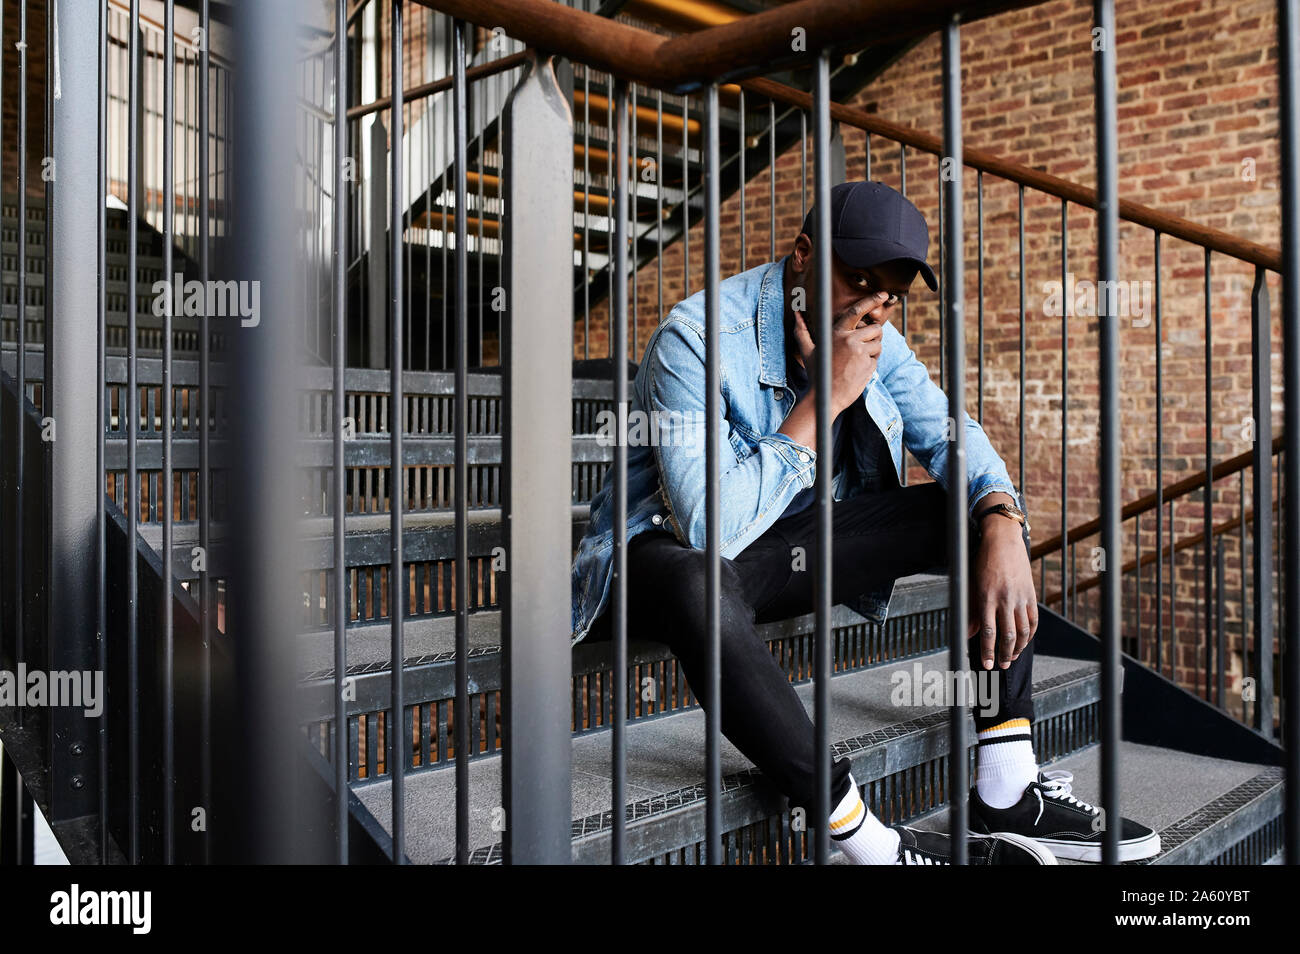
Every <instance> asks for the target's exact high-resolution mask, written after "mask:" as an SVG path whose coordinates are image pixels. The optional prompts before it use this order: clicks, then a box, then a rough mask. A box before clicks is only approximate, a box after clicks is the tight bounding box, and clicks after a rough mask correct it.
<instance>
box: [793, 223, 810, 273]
mask: <svg viewBox="0 0 1300 954" xmlns="http://www.w3.org/2000/svg"><path fill="white" fill-rule="evenodd" d="M812 251H813V246H812V239H810V238H808V236H807V235H805V234H804V233H803V232H800V233H799V234H798V235H797V236H795V240H794V248H793V249H792V250H791V251H790V258H791V259H792V262H791V264H792V265H793V266H794V270H795V271H796V272H803V271H806V270H807V268H808V263H809V261H811V259H812Z"/></svg>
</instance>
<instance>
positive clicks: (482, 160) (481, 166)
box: [474, 93, 499, 368]
mask: <svg viewBox="0 0 1300 954" xmlns="http://www.w3.org/2000/svg"><path fill="white" fill-rule="evenodd" d="M483 106H484V100H483V96H482V95H481V93H480V95H477V96H475V97H474V112H475V113H477V114H478V121H477V122H475V124H474V126H475V128H476V129H478V130H479V135H478V154H477V156H476V157H475V158H476V160H477V163H476V164H477V165H478V177H477V179H478V206H477V209H476V212H477V214H476V215H475V216H474V218H475V220H476V222H477V223H478V229H477V231H478V234H477V235H476V236H475V242H474V255H475V258H476V259H477V260H478V285H477V286H476V287H477V288H478V289H479V293H478V295H477V296H475V297H477V298H478V333H477V334H476V335H475V338H476V339H477V342H478V355H477V358H476V360H475V362H474V365H475V367H479V368H481V367H483V219H484V218H485V217H486V216H485V213H484V211H483V176H484V175H486V174H487V135H486V129H487V117H486V116H484V115H483ZM498 234H499V230H498Z"/></svg>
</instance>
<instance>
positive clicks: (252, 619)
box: [213, 2, 319, 864]
mask: <svg viewBox="0 0 1300 954" xmlns="http://www.w3.org/2000/svg"><path fill="white" fill-rule="evenodd" d="M300 12H301V4H300V3H297V2H281V3H268V4H261V3H258V4H241V5H239V6H238V7H236V8H235V11H234V22H233V25H232V28H231V31H230V32H231V36H232V37H233V38H234V43H235V52H234V61H235V62H237V63H238V64H239V68H238V70H237V71H235V72H234V73H233V74H232V76H231V79H232V81H233V83H232V86H233V87H234V90H233V101H232V103H231V107H232V108H231V109H230V112H229V113H228V114H227V115H228V116H238V118H239V133H238V135H237V136H236V137H235V139H234V145H233V155H232V159H233V166H232V167H231V174H230V180H231V182H232V183H233V182H235V181H239V183H240V184H239V187H238V190H237V200H238V202H239V208H238V209H237V210H235V214H234V229H235V230H234V231H232V232H231V235H230V237H231V239H232V241H231V243H230V248H231V250H232V252H233V254H232V256H231V258H230V260H229V262H225V261H224V260H223V265H225V266H226V268H228V272H227V275H229V276H230V277H231V279H232V280H234V279H235V278H237V279H238V280H240V281H250V282H257V286H258V287H259V288H260V292H259V294H260V298H259V308H260V316H259V320H258V321H257V322H256V323H249V324H245V323H244V322H241V327H239V329H238V333H237V334H232V335H230V336H229V337H231V338H235V339H237V343H236V348H237V350H238V352H239V364H238V386H237V387H232V388H231V389H230V391H231V394H232V406H231V407H230V409H229V420H230V422H231V426H232V431H233V433H232V436H231V440H230V446H231V447H232V448H236V449H238V456H236V457H233V458H232V460H233V461H234V463H235V465H236V467H235V470H234V471H233V472H232V473H231V474H230V481H229V483H230V486H231V498H232V506H231V508H230V509H231V513H232V526H231V535H230V536H231V539H232V541H236V542H237V544H238V550H237V552H236V553H235V554H234V555H233V556H232V558H231V567H232V580H231V583H230V586H229V592H230V593H231V594H233V595H234V598H233V599H231V600H230V610H231V611H232V615H231V617H230V618H229V619H228V626H227V632H228V633H230V634H231V636H230V640H231V643H232V645H233V646H234V659H233V666H234V672H235V674H236V675H237V678H238V679H239V682H238V684H237V687H236V691H235V692H234V693H229V694H228V693H226V692H224V691H223V692H222V693H221V700H222V703H221V704H222V705H223V707H225V712H226V713H227V714H228V715H233V714H234V713H235V712H237V713H238V718H237V719H233V720H232V719H230V718H223V719H221V720H214V721H217V722H218V723H219V724H220V725H221V726H222V729H221V731H223V732H226V733H232V734H233V733H238V735H237V737H236V738H235V739H232V740H231V743H232V744H231V745H230V747H229V749H227V751H232V752H233V753H235V756H236V758H235V760H234V766H233V770H230V771H223V772H219V773H217V775H216V776H215V778H214V780H213V781H214V786H216V787H218V789H219V791H221V792H222V793H223V797H224V798H229V799H235V800H236V801H238V802H239V803H241V804H243V805H245V806H250V808H249V809H248V810H246V811H242V812H239V813H232V814H230V815H229V816H228V821H225V820H223V822H222V826H223V827H222V842H221V843H222V845H224V844H225V843H226V828H225V826H226V825H227V824H229V825H230V826H231V827H232V828H237V829H238V830H239V831H240V832H241V833H243V835H244V843H243V845H242V848H243V851H242V853H241V854H242V855H243V856H244V857H243V858H241V859H240V860H245V861H255V862H261V863H274V864H283V863H285V862H286V861H288V860H290V859H294V860H299V859H301V858H302V857H304V856H307V857H312V858H316V857H318V855H317V854H316V851H318V850H319V847H318V846H316V845H310V846H309V845H308V844H307V842H308V840H311V839H314V838H317V837H319V833H318V832H317V831H316V830H307V829H306V828H305V827H304V826H299V825H296V824H295V821H296V817H295V814H294V812H295V810H296V808H297V807H298V803H297V800H296V799H295V797H294V796H295V788H296V784H295V779H296V773H295V771H294V766H295V764H296V761H297V759H298V758H299V756H300V749H299V746H300V745H301V744H302V741H301V740H302V735H301V730H300V728H299V724H298V720H297V718H296V715H297V713H296V712H295V708H296V707H295V706H294V691H295V686H296V679H295V670H296V667H295V665H294V652H293V644H292V643H291V642H288V641H286V640H285V635H286V634H289V633H293V632H295V631H296V624H297V622H298V620H299V619H300V618H301V617H300V613H301V597H299V598H298V599H296V600H295V599H294V596H293V591H294V589H295V586H294V584H295V582H296V576H297V574H296V573H294V572H293V569H292V567H293V566H294V563H295V562H296V560H297V557H298V554H299V544H298V541H297V540H296V539H295V538H296V536H297V524H296V521H295V514H294V511H295V504H296V503H297V501H298V500H299V499H300V498H299V494H298V492H297V487H298V485H299V480H300V474H299V472H298V470H297V468H296V466H295V465H296V460H297V456H298V447H297V443H298V427H297V423H298V422H297V414H296V408H297V399H298V397H299V394H300V392H299V390H298V387H297V383H298V371H297V369H298V367H299V361H300V355H301V352H302V347H301V335H300V331H299V326H297V325H296V323H295V322H293V321H290V320H285V319H286V318H287V316H291V315H298V314H300V313H301V311H300V309H301V307H302V303H301V302H300V301H299V300H298V296H299V294H300V290H301V286H300V285H299V283H298V282H296V281H294V280H293V278H292V276H294V275H297V274H299V269H300V267H301V266H300V262H299V259H298V257H297V256H298V255H299V254H300V253H299V252H298V250H297V247H296V245H297V242H296V239H297V235H298V233H297V228H296V226H295V216H294V207H293V200H292V197H293V195H294V194H295V192H294V183H295V182H296V181H297V179H296V177H297V176H299V175H301V174H302V169H301V166H300V165H299V164H298V163H297V161H296V159H295V156H294V155H293V150H289V149H268V148H267V144H268V143H272V142H276V141H277V140H278V139H279V138H282V137H283V136H284V135H285V133H286V130H291V129H293V127H294V120H295V115H296V113H297V108H296V107H297V101H296V97H295V96H294V90H293V77H294V75H295V70H296V67H295V64H294V62H293V59H292V58H291V57H286V56H285V50H286V49H291V48H293V46H294V42H295V37H297V36H298V30H299V27H300V17H299V14H300ZM223 259H224V257H223ZM221 685H223V686H224V685H225V681H224V680H222V682H221ZM236 706H237V708H236ZM231 721H234V722H235V723H236V724H235V725H233V726H232V725H230V722H231ZM217 801H218V803H219V804H225V802H224V801H222V798H221V797H219V798H218V800H217ZM251 806H255V808H256V810H253V809H252V808H251ZM224 817H225V816H223V818H224ZM223 853H224V849H223Z"/></svg>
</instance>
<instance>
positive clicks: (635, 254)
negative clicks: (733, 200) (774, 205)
mask: <svg viewBox="0 0 1300 954" xmlns="http://www.w3.org/2000/svg"><path fill="white" fill-rule="evenodd" d="M631 93H632V101H631V110H630V111H631V116H632V135H631V140H630V142H631V146H630V148H629V155H630V157H631V161H632V180H631V183H630V185H631V199H630V202H631V206H630V208H629V211H628V223H629V227H630V228H631V230H632V233H631V234H632V238H631V242H632V253H631V254H632V258H631V269H632V352H631V354H632V356H633V358H635V357H636V356H637V355H639V354H640V353H641V352H640V351H639V350H638V348H637V335H636V326H637V300H638V299H639V298H640V297H641V290H640V288H638V287H637V275H638V273H639V272H640V271H641V269H640V267H639V266H640V251H641V239H640V236H639V234H638V226H637V204H638V194H637V188H638V183H639V182H640V181H641V150H640V147H639V146H638V140H637V128H636V109H637V107H636V84H635V83H633V84H632V90H631ZM625 195H627V193H626V192H620V193H619V196H620V198H621V197H623V196H625ZM740 208H741V212H740V214H741V217H742V219H743V218H744V215H745V211H744V209H745V206H744V203H743V202H742V203H741V206H740ZM622 218H623V217H622V216H620V221H622ZM744 231H745V230H744V227H743V226H742V228H741V236H742V237H741V241H742V242H743V241H744V237H743V236H744ZM624 367H626V365H624Z"/></svg>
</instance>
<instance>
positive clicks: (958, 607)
mask: <svg viewBox="0 0 1300 954" xmlns="http://www.w3.org/2000/svg"><path fill="white" fill-rule="evenodd" d="M959 24H960V19H959V17H958V16H956V15H954V16H953V17H952V19H951V20H949V21H948V23H947V24H945V25H944V28H943V156H944V161H947V162H949V163H951V169H950V172H949V173H948V174H947V175H945V176H944V177H943V191H944V193H945V195H946V199H945V201H944V205H945V207H946V208H947V212H948V215H947V219H946V220H945V222H944V232H943V242H942V245H943V246H944V247H946V249H947V251H946V253H945V255H944V262H943V265H944V271H943V284H944V288H943V300H944V303H945V310H946V316H947V323H946V325H945V327H944V338H945V339H946V342H947V344H946V350H947V354H948V359H947V363H948V368H947V371H948V376H947V385H948V426H949V428H950V431H949V436H950V438H951V439H950V441H949V443H948V567H949V571H948V668H949V671H950V672H952V673H954V674H956V673H960V672H962V671H963V670H964V668H965V662H966V625H967V600H968V596H969V590H970V583H969V580H967V578H966V573H965V572H964V571H965V567H966V566H967V563H968V560H967V547H968V540H967V536H968V526H967V524H968V522H969V519H970V518H969V515H968V511H969V504H968V503H967V499H966V495H967V490H966V486H967V485H966V427H965V420H966V343H965V334H964V329H965V322H964V317H965V316H964V311H963V309H964V291H963V289H964V281H965V261H964V250H965V245H964V237H965V234H964V232H963V229H962V134H961V125H962V124H961V32H960V26H959ZM826 372H827V377H829V374H830V369H829V368H827V369H826ZM829 439H830V435H829V433H828V434H827V441H828V443H827V444H825V445H822V444H818V446H819V447H821V446H830V445H829ZM949 715H950V720H949V726H948V740H949V741H948V753H949V754H948V831H949V832H951V834H952V863H953V864H955V865H964V864H966V863H967V850H966V839H965V837H964V834H965V832H966V829H967V823H968V815H969V805H968V803H967V789H968V788H969V787H970V783H969V774H970V773H969V766H968V764H967V760H968V758H969V755H968V753H967V743H966V720H967V719H968V718H969V714H968V713H967V711H966V709H965V708H964V707H963V706H960V705H952V706H950V707H949Z"/></svg>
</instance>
